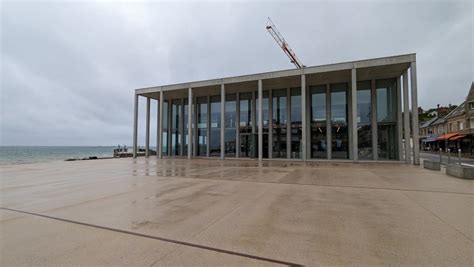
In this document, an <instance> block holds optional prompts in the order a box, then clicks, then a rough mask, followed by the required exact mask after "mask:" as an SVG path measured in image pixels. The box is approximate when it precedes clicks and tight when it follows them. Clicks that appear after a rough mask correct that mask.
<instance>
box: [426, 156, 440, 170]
mask: <svg viewBox="0 0 474 267" xmlns="http://www.w3.org/2000/svg"><path fill="white" fill-rule="evenodd" d="M423 168H425V169H428V170H433V171H440V170H441V164H440V162H439V161H432V160H426V159H425V160H423Z"/></svg>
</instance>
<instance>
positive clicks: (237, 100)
mask: <svg viewBox="0 0 474 267" xmlns="http://www.w3.org/2000/svg"><path fill="white" fill-rule="evenodd" d="M235 115H236V116H235V157H236V158H239V157H240V93H236V94H235Z"/></svg>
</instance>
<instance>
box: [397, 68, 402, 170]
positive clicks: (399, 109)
mask: <svg viewBox="0 0 474 267" xmlns="http://www.w3.org/2000/svg"><path fill="white" fill-rule="evenodd" d="M401 82H402V79H401V78H400V77H398V78H397V144H398V160H400V161H403V155H402V154H403V143H402V140H403V122H402V84H401Z"/></svg>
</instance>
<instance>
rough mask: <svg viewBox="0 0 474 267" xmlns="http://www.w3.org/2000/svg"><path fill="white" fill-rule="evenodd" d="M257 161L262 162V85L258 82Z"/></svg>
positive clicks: (260, 81)
mask: <svg viewBox="0 0 474 267" xmlns="http://www.w3.org/2000/svg"><path fill="white" fill-rule="evenodd" d="M258 160H259V161H262V160H263V83H262V80H258Z"/></svg>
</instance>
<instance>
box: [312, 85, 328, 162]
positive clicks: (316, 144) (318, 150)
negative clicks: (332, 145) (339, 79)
mask: <svg viewBox="0 0 474 267" xmlns="http://www.w3.org/2000/svg"><path fill="white" fill-rule="evenodd" d="M310 94H311V126H310V127H311V158H324V159H325V158H327V140H326V131H327V129H326V85H319V86H311V87H310Z"/></svg>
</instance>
